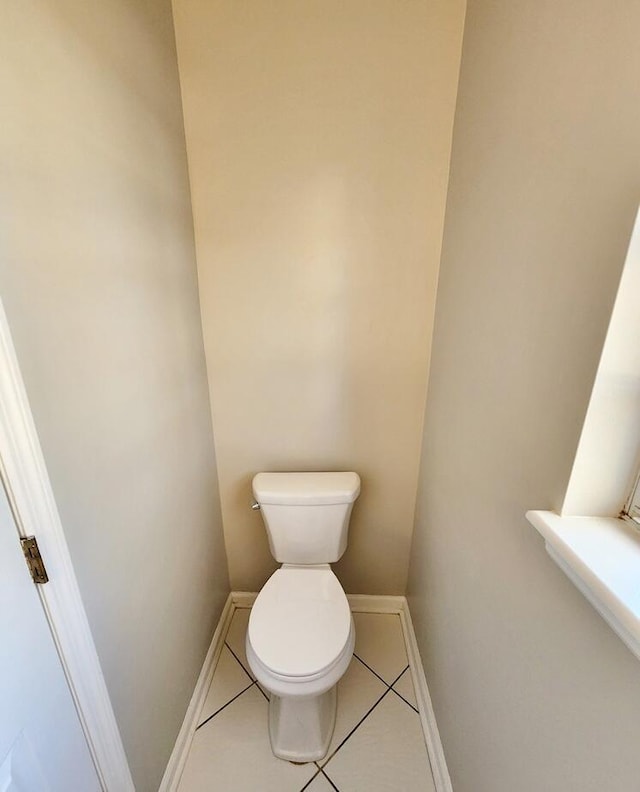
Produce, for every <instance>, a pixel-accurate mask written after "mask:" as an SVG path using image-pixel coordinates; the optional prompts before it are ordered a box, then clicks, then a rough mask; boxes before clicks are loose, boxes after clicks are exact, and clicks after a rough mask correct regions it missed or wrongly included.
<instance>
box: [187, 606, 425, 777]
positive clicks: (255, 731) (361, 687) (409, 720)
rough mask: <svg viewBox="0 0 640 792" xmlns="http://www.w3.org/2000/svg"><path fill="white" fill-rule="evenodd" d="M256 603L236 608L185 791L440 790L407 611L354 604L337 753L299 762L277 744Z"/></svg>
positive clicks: (333, 746)
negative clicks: (254, 616) (255, 672)
mask: <svg viewBox="0 0 640 792" xmlns="http://www.w3.org/2000/svg"><path fill="white" fill-rule="evenodd" d="M249 612H250V611H249V610H248V609H246V608H245V609H238V610H236V611H235V613H234V615H233V619H232V621H231V625H230V627H229V630H228V632H227V636H226V640H225V645H224V647H223V650H222V654H221V655H220V659H219V660H218V665H217V666H216V670H215V673H214V676H213V681H212V682H211V687H210V688H209V693H208V695H207V699H206V701H205V703H204V705H203V708H202V712H201V713H200V718H199V724H200V725H199V726H198V728H197V730H196V733H195V737H194V740H193V743H192V745H191V749H190V752H189V756H188V758H187V762H186V765H185V769H184V772H183V774H182V778H181V781H180V786H179V792H205V791H206V792H254V791H255V792H301V790H306V792H330V791H331V790H336V789H337V790H340V792H365V791H366V792H386V791H387V790H388V791H389V792H391V790H393V792H404V791H405V790H406V791H407V792H423V791H424V792H435V786H434V784H433V779H432V777H431V769H430V766H429V757H428V754H427V749H426V746H425V741H424V736H423V733H422V727H421V724H420V717H419V715H418V709H417V703H416V698H415V694H414V690H413V685H412V682H411V674H410V671H409V664H408V660H407V653H406V649H405V644H404V638H403V634H402V627H401V624H400V618H399V617H398V616H394V615H387V614H373V613H354V620H355V625H356V648H355V656H354V658H353V660H352V661H351V665H350V666H349V669H348V670H347V672H346V674H345V675H344V677H343V678H342V679H341V680H340V683H339V685H338V714H337V719H336V728H335V732H334V735H333V739H332V741H331V746H330V748H329V753H328V754H327V757H326V758H325V759H323V760H322V761H320V762H317V763H316V762H312V763H309V764H304V765H294V764H291V763H290V762H284V761H282V760H280V759H276V758H275V757H274V756H273V754H272V753H271V748H270V745H269V735H268V731H267V707H268V699H267V694H266V693H265V692H264V691H263V690H262V689H261V687H260V686H259V685H258V683H257V682H256V681H255V679H254V678H253V676H252V675H251V672H250V670H249V665H248V663H247V658H246V655H245V650H244V641H245V633H246V629H247V623H248V620H249Z"/></svg>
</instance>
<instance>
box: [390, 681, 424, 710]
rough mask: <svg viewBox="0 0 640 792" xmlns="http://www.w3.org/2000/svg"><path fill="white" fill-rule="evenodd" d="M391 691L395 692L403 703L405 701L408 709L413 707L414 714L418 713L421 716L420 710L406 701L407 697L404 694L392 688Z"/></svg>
mask: <svg viewBox="0 0 640 792" xmlns="http://www.w3.org/2000/svg"><path fill="white" fill-rule="evenodd" d="M391 690H393V692H394V693H395V694H396V696H397V697H398V698H399V699H402V701H404V703H405V704H406V705H407V706H408V707H411V709H412V710H413V711H414V712H416V713H417V714H418V715H419V714H420V710H418V709H417V708H416V707H414V706H413V704H412V703H411V702H410V701H407V700H406V698H405V697H404V696H403V695H402V694H400V693H398V691H397V690H396V689H395V688H393V687H392V688H391Z"/></svg>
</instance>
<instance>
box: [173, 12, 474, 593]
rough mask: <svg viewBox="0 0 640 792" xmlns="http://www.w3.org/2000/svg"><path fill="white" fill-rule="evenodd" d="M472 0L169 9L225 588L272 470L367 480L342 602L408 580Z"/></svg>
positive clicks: (243, 567) (256, 521)
mask: <svg viewBox="0 0 640 792" xmlns="http://www.w3.org/2000/svg"><path fill="white" fill-rule="evenodd" d="M463 11H464V2H463V0H456V1H455V2H451V0H428V1H425V2H423V1H422V0H421V1H420V2H418V1H417V0H405V1H404V2H402V3H397V2H395V0H373V2H372V0H351V1H350V2H347V3H345V2H344V1H343V0H310V1H309V2H298V0H281V1H280V2H278V3H265V2H263V0H249V2H243V3H237V2H233V0H216V1H214V2H212V1H211V0H174V14H175V20H176V35H177V42H178V59H179V64H180V78H181V84H182V95H183V102H184V110H185V128H186V136H187V151H188V157H189V167H190V174H191V187H192V197H193V207H194V217H195V228H196V247H197V252H198V269H199V279H200V290H201V302H202V309H203V324H204V332H205V347H206V351H207V364H208V371H209V381H210V385H211V388H212V409H213V423H214V427H215V439H216V450H217V455H218V465H219V474H220V488H221V498H222V510H223V518H224V528H225V538H226V545H227V553H228V556H229V567H230V573H231V582H232V585H233V587H234V588H241V589H253V590H255V589H258V588H260V587H261V586H262V584H263V583H264V581H265V579H266V577H267V575H268V574H269V572H270V571H271V570H272V569H273V568H274V566H275V564H274V562H273V560H272V559H271V556H270V555H269V551H268V546H267V541H266V536H265V533H264V528H263V525H262V520H261V519H260V515H259V514H258V513H253V512H251V511H249V509H248V504H249V501H250V481H251V477H252V475H253V474H254V473H256V472H258V471H260V470H282V469H284V470H291V469H293V470H307V469H310V470H313V469H354V470H356V471H358V472H359V473H360V475H361V476H362V481H363V488H362V496H361V499H360V501H359V503H358V504H357V505H356V509H355V510H354V516H353V520H352V529H351V536H350V546H349V549H348V551H347V553H346V555H345V557H344V559H343V561H342V562H341V563H340V564H339V565H337V570H338V574H339V576H340V578H341V580H342V582H343V584H344V585H345V586H346V588H347V589H348V590H350V591H356V592H381V593H392V592H394V593H400V592H402V591H404V586H405V582H406V574H407V565H408V552H409V544H410V536H411V530H412V519H413V512H414V505H415V491H416V482H417V467H418V459H419V450H420V436H421V428H422V420H423V407H424V397H425V387H426V376H427V367H428V357H429V346H430V334H431V325H432V312H433V304H434V295H435V286H436V278H437V271H438V260H439V251H440V241H441V230H442V217H443V211H444V199H445V190H446V183H447V171H448V159H449V150H450V137H451V126H452V116H453V108H454V102H455V89H456V84H457V75H458V67H459V49H460V39H461V30H462V21H463Z"/></svg>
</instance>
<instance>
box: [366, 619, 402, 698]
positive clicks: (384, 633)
mask: <svg viewBox="0 0 640 792" xmlns="http://www.w3.org/2000/svg"><path fill="white" fill-rule="evenodd" d="M353 619H354V621H355V625H356V649H355V652H356V654H357V655H358V657H360V658H361V659H362V660H364V662H365V663H366V664H367V665H368V666H369V667H370V668H372V669H373V670H374V671H375V672H376V674H379V675H380V676H381V677H382V678H383V679H384V680H385V682H387V683H388V684H389V685H390V684H391V683H392V682H393V681H394V680H395V679H396V677H397V676H398V675H399V674H401V673H402V671H403V670H404V669H405V668H406V667H407V665H408V664H409V661H408V660H407V652H406V650H405V646H404V636H403V634H402V625H401V624H400V617H399V616H395V615H393V614H386V613H385V614H381V613H354V614H353Z"/></svg>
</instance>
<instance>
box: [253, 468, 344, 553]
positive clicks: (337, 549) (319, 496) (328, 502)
mask: <svg viewBox="0 0 640 792" xmlns="http://www.w3.org/2000/svg"><path fill="white" fill-rule="evenodd" d="M359 493H360V477H359V476H358V474H357V473H258V474H257V475H256V476H254V478H253V496H254V498H255V499H256V501H257V503H259V504H260V510H261V512H262V518H263V520H264V524H265V527H266V529H267V536H268V537H269V548H270V550H271V555H272V556H273V557H274V558H275V559H276V561H278V562H279V563H281V564H331V563H333V562H334V561H337V560H338V559H339V558H340V556H341V555H342V554H343V553H344V551H345V550H346V549H347V534H348V532H349V518H350V516H351V509H352V508H353V503H354V501H355V499H356V498H357V497H358V495H359Z"/></svg>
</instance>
